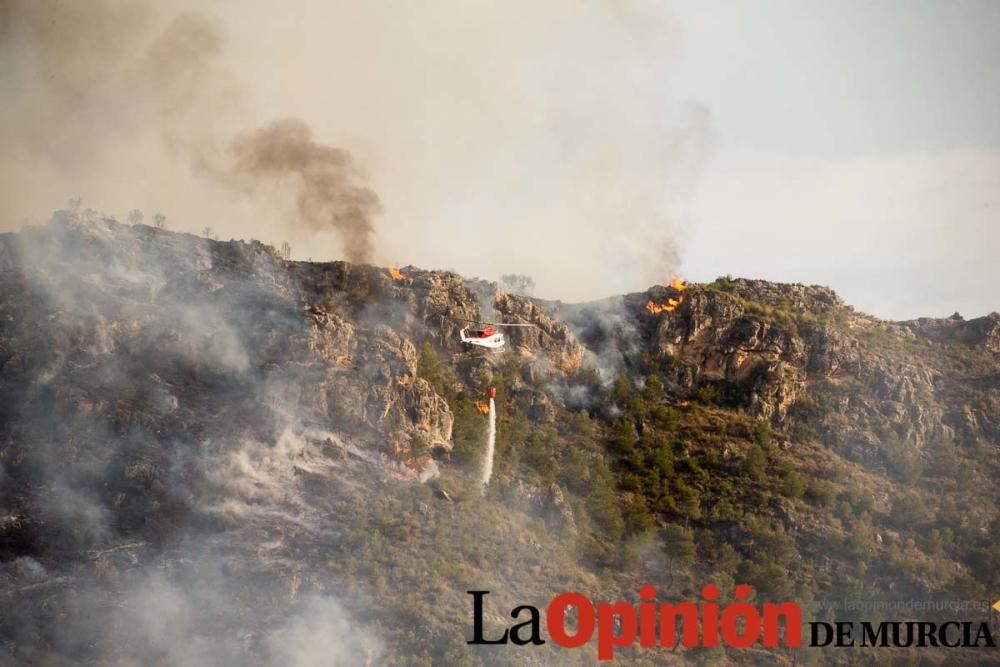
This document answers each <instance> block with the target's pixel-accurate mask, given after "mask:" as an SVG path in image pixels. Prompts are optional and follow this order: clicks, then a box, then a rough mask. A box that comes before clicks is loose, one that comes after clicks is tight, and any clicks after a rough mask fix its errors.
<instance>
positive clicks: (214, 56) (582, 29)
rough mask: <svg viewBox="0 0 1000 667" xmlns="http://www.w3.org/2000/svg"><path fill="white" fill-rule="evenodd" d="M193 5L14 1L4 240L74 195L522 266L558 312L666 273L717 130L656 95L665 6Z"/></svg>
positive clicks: (484, 271)
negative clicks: (486, 241) (558, 303)
mask: <svg viewBox="0 0 1000 667" xmlns="http://www.w3.org/2000/svg"><path fill="white" fill-rule="evenodd" d="M194 5H195V3H194V2H193V0H173V1H172V2H168V3H153V2H149V1H142V0H133V1H125V0H94V1H93V2H83V1H82V0H66V1H64V2H55V1H54V0H40V1H38V2H32V1H31V0H11V1H9V2H6V3H4V6H3V8H2V9H0V11H2V16H0V20H2V28H0V30H2V39H0V62H2V63H3V64H2V66H0V87H2V89H3V96H4V101H5V103H4V105H3V106H2V108H0V132H2V133H3V135H4V136H3V139H4V146H5V150H4V154H3V155H2V156H0V198H2V199H3V201H4V207H3V210H2V211H0V228H2V229H13V228H16V227H18V226H19V225H21V224H22V223H23V222H25V221H29V222H32V221H34V222H38V221H42V220H44V219H45V218H47V216H48V212H49V211H51V210H52V209H53V208H55V207H57V206H61V205H63V204H64V203H65V202H66V201H67V200H68V199H69V198H71V197H76V196H81V197H82V198H83V201H84V205H85V206H90V207H94V208H97V209H100V210H101V211H103V212H106V213H109V214H115V215H116V216H117V217H118V218H119V219H124V218H125V216H126V214H127V212H128V211H130V210H132V209H136V208H138V209H141V210H144V211H145V212H146V214H147V215H146V219H147V220H148V219H151V216H152V214H153V213H155V212H163V213H165V214H166V215H167V220H168V226H169V227H170V228H172V229H182V230H186V231H191V232H196V233H201V232H202V230H203V229H205V228H206V227H211V229H212V230H214V233H215V234H218V235H219V236H220V237H221V238H231V237H233V238H258V239H261V240H263V241H266V242H272V243H273V244H274V245H275V246H279V245H281V242H282V241H288V242H289V243H290V245H291V249H292V254H293V255H294V256H295V257H297V258H302V259H306V258H309V257H310V256H311V257H314V258H316V259H321V258H323V259H325V258H332V257H343V256H347V257H350V258H352V259H371V260H376V261H383V262H386V263H389V262H390V261H391V262H397V263H400V264H406V263H411V264H416V265H422V266H427V267H435V268H450V269H455V270H457V271H460V272H462V273H464V274H467V275H479V276H483V277H491V276H494V277H495V276H500V275H502V274H504V273H510V272H515V273H519V274H530V275H532V276H533V277H534V279H535V281H536V282H537V293H538V294H539V295H544V296H550V297H557V298H561V299H564V300H581V299H590V298H595V297H598V296H606V295H609V294H613V293H619V292H624V291H634V290H638V289H643V288H645V287H647V286H648V285H650V284H653V283H656V282H659V281H660V280H662V279H663V278H664V277H665V276H666V275H669V274H670V273H672V272H676V271H677V270H678V263H679V262H680V258H681V257H682V254H683V250H684V241H685V237H686V236H687V235H688V233H689V230H690V228H691V226H692V225H693V224H695V221H694V220H693V219H692V217H691V215H690V214H689V211H688V205H687V202H688V200H689V199H690V197H691V195H692V192H693V190H694V188H695V187H696V185H697V183H698V176H699V174H700V173H701V171H702V170H703V169H704V167H705V164H706V161H707V160H708V158H709V157H710V156H711V155H712V154H713V152H714V149H715V146H716V144H717V142H718V139H717V136H716V133H715V130H714V124H713V121H712V118H711V115H710V114H709V112H708V110H706V109H705V108H704V107H702V106H700V105H698V104H696V103H691V104H682V103H681V102H680V101H679V100H677V99H675V98H674V97H673V96H672V95H671V94H670V91H669V85H670V83H669V82H670V72H671V69H672V67H673V62H674V59H675V56H676V53H675V52H676V43H677V40H676V39H675V33H676V29H675V26H674V25H673V21H672V19H671V17H670V16H669V15H668V14H667V13H665V12H664V11H663V9H662V8H660V7H657V6H655V5H647V4H645V3H643V2H640V1H632V0H630V1H628V2H598V3H586V4H581V3H565V2H562V3H552V4H551V5H546V6H545V7H544V8H539V7H537V5H533V4H532V5H529V4H527V3H524V2H512V3H499V4H498V3H475V4H472V5H469V4H468V3H464V4H462V5H460V6H459V5H453V4H450V3H438V4H435V5H434V6H426V5H424V6H416V5H414V6H406V7H392V8H390V7H388V6H387V5H380V4H378V3H347V4H344V3H321V2H318V1H317V0H299V2H295V3H292V4H291V5H288V6H284V7H282V9H281V10H280V11H279V10H277V9H276V8H275V7H273V6H268V5H266V3H265V4H260V5H258V4H256V3H250V4H248V3H237V2H235V1H234V0H212V2H211V3H210V4H208V5H205V4H204V3H201V5H202V7H206V6H207V7H208V9H207V10H206V9H203V8H202V9H199V10H198V11H190V9H191V8H192V7H194ZM553 25H556V26H558V29H557V30H553V29H552V26H553ZM375 43H377V44H378V48H377V49H375V48H373V44H375ZM556 44H558V48H553V45H556ZM282 118H285V119H287V118H298V119H302V120H300V121H297V122H296V121H290V120H284V121H282V120H279V121H277V122H275V120H274V119H282ZM307 123H308V124H307ZM254 128H257V129H254ZM328 142H332V144H333V145H326V144H328ZM333 146H336V147H333ZM358 165H363V166H364V167H365V170H366V172H368V173H370V176H368V175H364V176H363V175H362V174H361V170H360V169H359V166H358ZM373 192H378V197H377V198H376V197H375V196H374V194H373ZM383 209H384V213H379V211H380V210H383ZM376 214H378V215H379V217H377V218H376V217H375V216H376ZM485 232H489V233H490V239H491V240H490V248H489V249H490V252H488V253H485V252H483V250H482V244H481V239H482V236H483V234H484V233H485ZM557 254H558V255H559V256H563V257H570V258H572V261H567V262H553V261H552V257H553V256H555V255H557Z"/></svg>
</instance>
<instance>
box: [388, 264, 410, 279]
mask: <svg viewBox="0 0 1000 667" xmlns="http://www.w3.org/2000/svg"><path fill="white" fill-rule="evenodd" d="M389 275H390V276H392V279H393V280H402V279H403V278H405V277H406V276H405V275H403V272H402V271H400V270H399V269H398V268H397V267H395V266H390V267H389Z"/></svg>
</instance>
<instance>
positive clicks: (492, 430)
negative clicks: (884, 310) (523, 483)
mask: <svg viewBox="0 0 1000 667" xmlns="http://www.w3.org/2000/svg"><path fill="white" fill-rule="evenodd" d="M496 441H497V412H496V406H495V405H494V404H493V399H492V398H491V399H490V427H489V432H488V434H487V438H486V458H485V460H484V461H483V474H482V476H481V477H480V480H479V481H480V483H481V484H482V485H483V494H485V493H486V487H487V486H489V485H490V477H492V476H493V448H494V446H495V445H496Z"/></svg>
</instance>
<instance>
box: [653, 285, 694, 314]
mask: <svg viewBox="0 0 1000 667" xmlns="http://www.w3.org/2000/svg"><path fill="white" fill-rule="evenodd" d="M663 286H664V287H669V288H670V289H672V290H674V291H675V292H677V297H676V298H673V297H671V298H668V299H667V300H666V301H665V302H663V303H656V302H655V301H653V300H652V299H650V300H649V301H647V302H646V310H648V311H649V312H650V313H651V314H653V315H659V314H660V313H669V312H671V311H673V310H675V309H676V308H677V306H679V305H681V304H682V303H684V290H686V289H687V285H685V284H684V281H683V280H682V279H680V278H678V277H677V276H674V277H672V278H671V279H670V282H669V283H664V284H663Z"/></svg>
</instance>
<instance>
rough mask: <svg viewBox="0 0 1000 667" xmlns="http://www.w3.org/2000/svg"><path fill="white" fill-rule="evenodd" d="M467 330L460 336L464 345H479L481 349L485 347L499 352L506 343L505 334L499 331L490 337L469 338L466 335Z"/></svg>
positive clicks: (463, 330)
mask: <svg viewBox="0 0 1000 667" xmlns="http://www.w3.org/2000/svg"><path fill="white" fill-rule="evenodd" d="M466 329H468V327H465V328H463V329H462V330H461V331H459V332H458V335H459V336H460V337H461V338H462V342H463V343H468V344H469V345H478V346H479V347H485V348H489V349H491V350H499V349H500V348H501V347H503V346H504V343H505V342H506V341H505V340H504V336H503V334H502V333H500V332H499V331H498V332H496V333H494V334H492V335H489V336H468V335H466V333H465V330H466Z"/></svg>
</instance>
